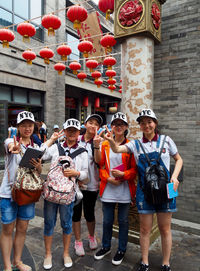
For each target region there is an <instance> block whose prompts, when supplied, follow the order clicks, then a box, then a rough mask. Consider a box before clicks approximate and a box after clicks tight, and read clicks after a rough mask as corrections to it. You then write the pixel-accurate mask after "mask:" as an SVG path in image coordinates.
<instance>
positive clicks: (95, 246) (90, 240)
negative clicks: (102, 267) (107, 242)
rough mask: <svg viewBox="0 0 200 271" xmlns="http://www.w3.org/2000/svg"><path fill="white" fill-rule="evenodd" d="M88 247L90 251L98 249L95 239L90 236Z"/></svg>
mask: <svg viewBox="0 0 200 271" xmlns="http://www.w3.org/2000/svg"><path fill="white" fill-rule="evenodd" d="M88 238H89V247H90V249H92V250H93V249H96V248H97V247H98V244H97V239H96V237H95V236H91V235H89V237H88Z"/></svg>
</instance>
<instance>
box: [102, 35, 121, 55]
mask: <svg viewBox="0 0 200 271" xmlns="http://www.w3.org/2000/svg"><path fill="white" fill-rule="evenodd" d="M116 42H117V41H116V39H115V38H114V36H113V35H109V34H107V35H105V36H104V37H103V38H101V41H100V43H101V45H102V46H103V47H105V48H106V53H107V52H109V53H111V52H112V47H113V46H114V45H115V44H116Z"/></svg>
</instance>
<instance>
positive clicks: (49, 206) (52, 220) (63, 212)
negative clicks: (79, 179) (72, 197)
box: [44, 200, 74, 236]
mask: <svg viewBox="0 0 200 271" xmlns="http://www.w3.org/2000/svg"><path fill="white" fill-rule="evenodd" d="M73 208H74V202H72V203H71V204H69V205H64V204H57V203H53V202H50V201H47V200H44V235H46V236H51V235H53V232H54V227H55V225H56V221H57V213H58V211H59V213H60V224H61V227H62V229H63V233H65V234H70V233H71V232H72V215H73Z"/></svg>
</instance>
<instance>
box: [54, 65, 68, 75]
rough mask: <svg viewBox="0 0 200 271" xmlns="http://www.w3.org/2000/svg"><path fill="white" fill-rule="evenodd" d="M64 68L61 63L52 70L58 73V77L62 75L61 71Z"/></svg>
mask: <svg viewBox="0 0 200 271" xmlns="http://www.w3.org/2000/svg"><path fill="white" fill-rule="evenodd" d="M65 68H66V66H65V65H64V64H63V63H56V64H55V65H54V69H55V70H56V71H57V72H58V74H59V75H62V71H64V70H65Z"/></svg>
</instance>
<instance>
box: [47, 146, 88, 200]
mask: <svg viewBox="0 0 200 271" xmlns="http://www.w3.org/2000/svg"><path fill="white" fill-rule="evenodd" d="M57 146H58V151H59V157H58V158H57V159H56V160H55V161H54V162H53V163H52V164H51V168H50V171H49V173H48V175H47V181H46V182H45V184H44V188H43V198H44V199H46V200H47V201H51V202H54V203H58V204H66V205H69V204H70V203H71V202H73V201H74V199H75V196H76V194H77V190H78V187H77V184H76V178H75V177H65V176H64V174H63V170H64V169H65V168H71V169H74V168H75V165H74V162H73V160H72V159H73V158H75V157H76V156H77V155H78V154H80V153H82V152H84V151H86V150H85V149H84V148H79V149H78V150H76V151H74V152H73V153H72V154H70V153H69V154H68V156H66V155H65V151H64V149H63V148H62V146H61V145H60V144H59V143H58V144H57Z"/></svg>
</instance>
